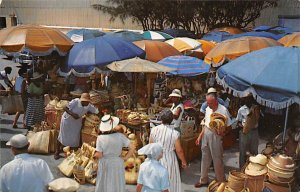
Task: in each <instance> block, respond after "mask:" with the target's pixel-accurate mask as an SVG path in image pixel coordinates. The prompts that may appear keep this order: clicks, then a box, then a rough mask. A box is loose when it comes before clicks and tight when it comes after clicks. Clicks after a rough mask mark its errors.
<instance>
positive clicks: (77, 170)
mask: <svg viewBox="0 0 300 192" xmlns="http://www.w3.org/2000/svg"><path fill="white" fill-rule="evenodd" d="M84 174H85V172H84V167H83V166H80V165H75V166H74V167H73V175H74V179H75V180H76V181H77V182H78V183H79V184H81V185H83V184H85V175H84Z"/></svg>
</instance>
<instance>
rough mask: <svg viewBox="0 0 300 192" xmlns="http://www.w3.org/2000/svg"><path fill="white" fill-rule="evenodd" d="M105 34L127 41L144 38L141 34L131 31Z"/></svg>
mask: <svg viewBox="0 0 300 192" xmlns="http://www.w3.org/2000/svg"><path fill="white" fill-rule="evenodd" d="M106 36H109V37H118V38H122V39H123V40H124V41H128V42H133V41H141V40H144V37H143V35H142V34H140V33H137V32H133V31H117V32H113V33H108V34H106Z"/></svg>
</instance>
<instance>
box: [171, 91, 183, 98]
mask: <svg viewBox="0 0 300 192" xmlns="http://www.w3.org/2000/svg"><path fill="white" fill-rule="evenodd" d="M169 97H180V98H181V97H182V95H181V91H180V90H179V89H174V90H173V91H172V93H171V94H170V95H169Z"/></svg>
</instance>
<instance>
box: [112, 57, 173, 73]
mask: <svg viewBox="0 0 300 192" xmlns="http://www.w3.org/2000/svg"><path fill="white" fill-rule="evenodd" d="M107 67H108V68H109V69H110V70H112V71H117V72H143V73H159V72H170V71H173V70H174V69H172V68H169V67H165V66H163V65H160V64H157V63H154V62H152V61H148V60H144V59H140V58H138V57H136V58H132V59H126V60H122V61H115V62H113V63H111V64H109V65H107Z"/></svg>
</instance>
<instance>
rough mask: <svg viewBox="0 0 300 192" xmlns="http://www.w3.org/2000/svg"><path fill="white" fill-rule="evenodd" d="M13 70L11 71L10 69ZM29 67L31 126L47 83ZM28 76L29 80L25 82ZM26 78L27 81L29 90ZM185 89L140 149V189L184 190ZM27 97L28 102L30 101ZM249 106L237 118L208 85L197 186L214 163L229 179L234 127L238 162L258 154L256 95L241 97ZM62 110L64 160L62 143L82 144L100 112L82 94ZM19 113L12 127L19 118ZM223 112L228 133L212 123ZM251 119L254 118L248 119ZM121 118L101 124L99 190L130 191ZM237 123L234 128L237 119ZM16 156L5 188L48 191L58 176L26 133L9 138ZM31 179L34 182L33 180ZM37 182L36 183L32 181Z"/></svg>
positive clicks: (3, 180) (1, 186) (1, 179)
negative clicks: (228, 142) (84, 130)
mask: <svg viewBox="0 0 300 192" xmlns="http://www.w3.org/2000/svg"><path fill="white" fill-rule="evenodd" d="M6 72H7V73H8V71H7V70H6ZM24 74H25V73H24V71H23V70H22V69H20V70H19V76H18V78H17V80H16V86H15V89H16V91H17V92H18V93H19V94H21V95H22V98H24V103H26V102H27V107H26V110H24V111H25V121H24V124H25V125H26V126H27V127H28V126H32V125H34V123H36V122H38V121H41V120H42V119H43V114H44V111H43V110H44V109H43V107H37V106H43V104H42V102H43V99H44V98H43V94H44V92H43V85H42V83H40V82H41V81H40V80H41V78H42V75H41V74H38V73H37V72H35V73H33V74H32V75H31V77H30V78H27V80H25V79H26V77H25V76H24ZM25 81H26V82H25ZM25 83H26V84H27V89H26V94H24V91H25V88H24V87H25V86H26V85H25ZM181 98H182V95H181V91H180V90H178V89H174V90H173V91H172V93H171V94H170V95H169V98H168V99H167V100H166V101H165V102H164V105H165V106H170V104H171V106H170V107H171V108H170V109H166V110H163V111H162V112H161V120H162V124H161V125H158V126H156V127H154V128H152V129H151V133H150V139H149V144H148V145H146V146H144V147H143V148H141V149H139V150H138V153H139V154H144V155H146V156H147V160H146V161H145V162H144V163H142V165H141V167H140V170H139V176H138V181H137V183H138V184H137V188H136V190H137V191H138V192H140V191H144V192H146V191H147V192H148V191H153V192H159V191H163V192H180V191H181V178H180V167H181V168H182V169H185V168H186V167H187V166H188V165H187V161H186V158H185V156H184V153H183V149H182V146H181V142H180V134H181V133H180V131H181V129H180V126H181V120H182V116H183V113H184V107H183V103H182V101H181ZM26 100H27V101H26ZM242 100H243V103H244V105H242V106H241V107H240V109H239V110H238V112H237V117H232V116H231V115H230V113H229V111H228V109H227V108H226V107H225V105H226V102H224V101H223V100H222V99H220V98H219V97H218V94H217V91H216V89H215V88H209V89H208V91H207V94H206V102H204V103H203V104H202V106H201V110H200V116H201V117H202V118H201V119H202V122H201V125H202V131H201V133H200V134H199V136H198V138H197V140H196V143H195V144H196V145H198V146H199V147H201V151H202V159H201V176H200V178H199V181H198V182H197V183H196V184H195V185H194V186H195V187H196V188H200V187H203V186H207V185H208V184H209V178H208V173H209V168H210V166H211V165H212V164H213V167H214V172H215V175H216V180H217V181H219V182H223V181H225V180H226V178H225V172H224V162H223V145H222V139H223V136H224V135H226V134H227V133H229V132H230V131H231V130H232V128H236V127H237V128H239V129H240V131H239V150H240V155H239V166H240V167H243V166H244V164H245V163H246V158H247V157H246V156H247V152H250V153H251V154H252V155H256V154H257V153H258V126H259V117H260V108H259V106H258V105H257V104H256V103H255V101H254V100H253V98H252V97H251V96H248V97H246V98H242ZM64 110H65V112H64V113H63V115H62V119H61V124H60V130H59V135H58V145H57V150H56V152H55V154H54V158H55V159H59V158H60V157H61V156H60V152H61V149H62V146H70V147H72V148H73V149H76V148H78V147H79V145H80V130H81V126H82V118H83V116H84V115H85V114H87V113H94V114H98V113H99V111H98V109H97V108H96V107H94V106H93V105H92V104H91V103H90V95H89V94H88V93H83V94H82V95H81V97H80V98H76V99H73V100H72V101H71V102H70V103H69V104H68V106H67V107H65V108H64ZM20 113H21V112H18V113H17V114H16V119H15V121H14V123H13V126H14V127H15V126H16V122H17V120H18V118H19V114H20ZM213 113H219V114H221V115H223V116H224V117H225V119H226V121H225V129H224V131H223V132H221V133H220V132H217V131H216V130H215V129H213V128H212V127H211V115H212V114H213ZM249 118H250V119H251V120H250V121H249V120H247V119H249ZM119 121H120V120H119V118H118V117H115V116H112V115H104V116H103V117H102V118H101V123H100V125H99V136H98V138H97V142H96V152H95V154H94V158H95V159H97V160H98V173H97V182H96V188H95V191H97V192H110V191H117V192H122V191H124V192H125V185H126V184H125V169H124V161H126V160H127V159H128V158H130V157H131V156H132V155H133V153H134V151H135V150H136V149H135V147H134V146H133V145H132V144H131V142H130V140H129V139H128V138H127V137H126V136H124V134H122V133H120V132H119V131H118V129H117V127H118V124H119ZM235 121H236V122H237V126H235V127H232V125H233V123H234V122H235ZM7 145H8V146H10V148H11V150H12V153H13V154H14V155H15V158H14V160H12V161H11V162H9V163H7V164H6V165H4V166H3V167H2V168H1V170H0V191H3V192H11V191H12V192H19V191H20V192H21V191H34V192H38V191H47V184H48V183H49V182H50V181H51V180H53V179H54V178H53V175H52V173H51V170H50V169H49V167H48V165H47V163H46V162H45V161H43V160H41V159H38V158H34V157H31V156H30V155H29V154H28V147H29V145H30V143H29V142H28V140H27V138H26V137H25V136H23V135H20V134H19V135H15V136H13V137H12V138H11V139H10V140H9V142H8V143H7ZM124 147H125V148H128V152H127V154H126V155H125V156H123V157H121V153H122V149H123V148H124ZM29 181H30V182H29ZM32 182H34V184H33V183H32Z"/></svg>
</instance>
